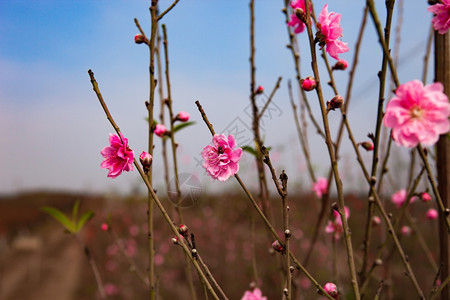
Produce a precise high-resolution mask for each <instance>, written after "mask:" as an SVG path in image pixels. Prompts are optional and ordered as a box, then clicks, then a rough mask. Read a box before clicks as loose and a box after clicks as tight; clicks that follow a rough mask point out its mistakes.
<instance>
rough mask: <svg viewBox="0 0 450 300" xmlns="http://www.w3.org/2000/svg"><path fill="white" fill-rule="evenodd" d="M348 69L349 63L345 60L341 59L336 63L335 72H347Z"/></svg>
mask: <svg viewBox="0 0 450 300" xmlns="http://www.w3.org/2000/svg"><path fill="white" fill-rule="evenodd" d="M347 68H348V62H347V61H346V60H345V59H342V58H341V59H340V60H338V61H337V62H336V64H335V65H334V66H333V68H332V69H333V70H345V69H347Z"/></svg>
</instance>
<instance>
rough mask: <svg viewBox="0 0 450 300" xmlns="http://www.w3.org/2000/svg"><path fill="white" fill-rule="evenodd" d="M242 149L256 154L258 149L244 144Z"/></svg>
mask: <svg viewBox="0 0 450 300" xmlns="http://www.w3.org/2000/svg"><path fill="white" fill-rule="evenodd" d="M242 150H244V151H245V152H248V153H250V154H252V155H254V156H256V150H255V149H253V148H252V147H251V146H242Z"/></svg>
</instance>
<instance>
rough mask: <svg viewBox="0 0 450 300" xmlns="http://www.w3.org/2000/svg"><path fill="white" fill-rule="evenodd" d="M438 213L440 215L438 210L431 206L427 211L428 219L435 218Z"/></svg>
mask: <svg viewBox="0 0 450 300" xmlns="http://www.w3.org/2000/svg"><path fill="white" fill-rule="evenodd" d="M438 215H439V214H438V211H437V210H435V209H434V208H430V209H429V210H428V211H427V219H429V220H435V219H436V218H437V217H438Z"/></svg>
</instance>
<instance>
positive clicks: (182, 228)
mask: <svg viewBox="0 0 450 300" xmlns="http://www.w3.org/2000/svg"><path fill="white" fill-rule="evenodd" d="M188 230H189V229H188V227H187V226H186V225H183V224H181V225H180V227H178V232H179V233H180V234H181V235H185V234H186V233H187V232H188Z"/></svg>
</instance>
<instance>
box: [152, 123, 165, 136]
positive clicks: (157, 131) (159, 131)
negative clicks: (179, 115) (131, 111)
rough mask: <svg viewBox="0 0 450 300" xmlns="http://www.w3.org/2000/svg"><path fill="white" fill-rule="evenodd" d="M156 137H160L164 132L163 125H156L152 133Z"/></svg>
mask: <svg viewBox="0 0 450 300" xmlns="http://www.w3.org/2000/svg"><path fill="white" fill-rule="evenodd" d="M153 132H154V133H155V134H156V135H157V136H159V137H162V136H163V135H164V134H165V133H166V132H167V129H166V126H164V125H163V124H156V126H155V130H154V131H153Z"/></svg>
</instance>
